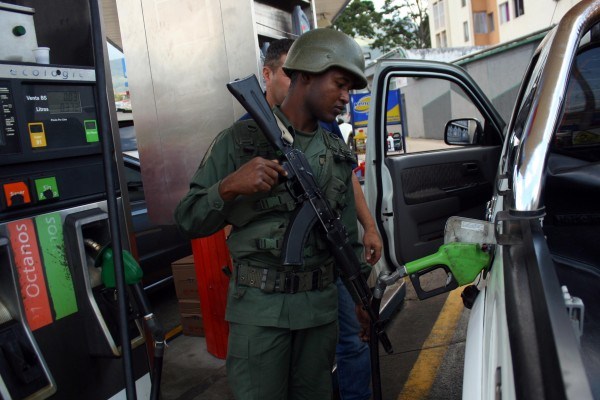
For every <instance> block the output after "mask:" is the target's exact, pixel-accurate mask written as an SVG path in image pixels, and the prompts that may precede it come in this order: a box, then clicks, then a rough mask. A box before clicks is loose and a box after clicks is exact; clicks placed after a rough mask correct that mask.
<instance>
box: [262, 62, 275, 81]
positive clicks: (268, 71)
mask: <svg viewBox="0 0 600 400" xmlns="http://www.w3.org/2000/svg"><path fill="white" fill-rule="evenodd" d="M262 76H263V79H264V80H265V83H269V82H270V81H271V77H272V76H273V71H271V68H269V67H266V66H265V67H263V69H262Z"/></svg>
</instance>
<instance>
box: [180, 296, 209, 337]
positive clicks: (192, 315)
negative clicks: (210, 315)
mask: <svg viewBox="0 0 600 400" xmlns="http://www.w3.org/2000/svg"><path fill="white" fill-rule="evenodd" d="M178 305H179V316H180V317H181V326H182V327H183V334H184V335H186V336H204V321H203V319H202V311H201V310H200V300H179V303H178Z"/></svg>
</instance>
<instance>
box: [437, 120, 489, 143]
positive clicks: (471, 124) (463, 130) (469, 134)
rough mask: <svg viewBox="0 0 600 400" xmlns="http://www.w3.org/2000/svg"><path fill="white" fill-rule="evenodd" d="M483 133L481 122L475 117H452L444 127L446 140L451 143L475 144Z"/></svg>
mask: <svg viewBox="0 0 600 400" xmlns="http://www.w3.org/2000/svg"><path fill="white" fill-rule="evenodd" d="M482 133H483V128H482V127H481V123H479V121H478V120H476V119H475V118H461V119H452V120H450V121H448V123H447V124H446V129H444V142H446V144H450V145H462V146H464V145H473V144H477V139H478V138H479V137H480V136H481V134H482Z"/></svg>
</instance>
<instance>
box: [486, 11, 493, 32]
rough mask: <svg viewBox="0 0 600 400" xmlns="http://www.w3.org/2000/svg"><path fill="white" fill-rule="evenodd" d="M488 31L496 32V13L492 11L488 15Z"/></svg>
mask: <svg viewBox="0 0 600 400" xmlns="http://www.w3.org/2000/svg"><path fill="white" fill-rule="evenodd" d="M487 31H488V32H494V13H493V12H491V13H489V14H488V15H487Z"/></svg>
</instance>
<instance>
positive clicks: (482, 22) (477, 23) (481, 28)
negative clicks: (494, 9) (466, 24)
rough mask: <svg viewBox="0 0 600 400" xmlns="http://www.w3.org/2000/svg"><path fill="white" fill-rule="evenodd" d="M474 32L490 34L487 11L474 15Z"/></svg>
mask: <svg viewBox="0 0 600 400" xmlns="http://www.w3.org/2000/svg"><path fill="white" fill-rule="evenodd" d="M473 30H474V31H475V33H488V29H487V13H486V12H485V11H482V12H476V13H473Z"/></svg>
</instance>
